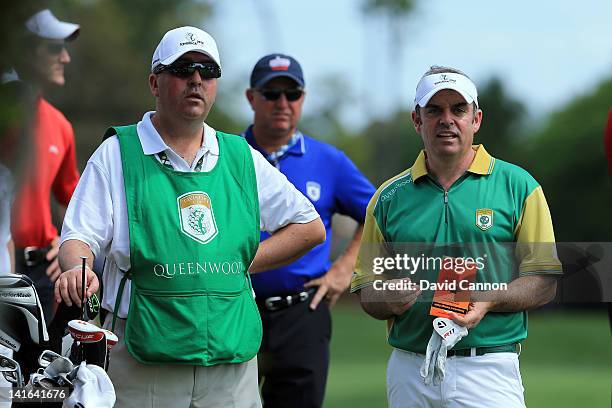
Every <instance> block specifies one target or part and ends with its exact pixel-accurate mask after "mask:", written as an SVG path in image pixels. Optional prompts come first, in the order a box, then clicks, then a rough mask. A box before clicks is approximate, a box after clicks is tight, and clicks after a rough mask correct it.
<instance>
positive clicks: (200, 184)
mask: <svg viewBox="0 0 612 408" xmlns="http://www.w3.org/2000/svg"><path fill="white" fill-rule="evenodd" d="M113 129H114V131H115V132H116V133H117V136H118V138H119V144H120V147H121V163H122V166H123V179H124V183H125V196H126V202H127V209H128V219H129V234H130V263H131V269H130V270H129V271H127V272H126V275H125V278H124V279H123V281H122V285H121V288H120V290H119V293H118V296H117V301H116V306H115V308H116V310H115V315H116V313H117V310H118V305H119V302H120V299H121V292H122V290H123V286H124V284H125V279H131V281H132V285H131V297H130V306H129V312H128V317H127V322H126V330H125V344H126V347H127V350H128V351H129V352H130V354H131V355H132V356H133V357H134V358H135V359H136V360H138V361H139V362H141V363H150V364H186V365H201V366H212V365H217V364H228V363H241V362H245V361H248V360H250V359H251V358H253V357H254V356H255V355H256V354H257V351H258V349H259V346H260V343H261V336H262V326H261V318H260V316H259V312H258V310H257V306H256V304H255V300H254V295H253V290H252V287H251V281H250V278H249V274H248V272H247V270H248V267H249V266H250V264H251V262H252V261H253V258H254V256H255V252H256V251H257V247H258V245H259V234H260V231H259V230H260V229H259V225H260V224H259V200H258V196H257V182H256V178H255V169H254V165H253V159H252V156H251V153H250V151H249V148H248V145H247V143H246V141H245V140H244V139H243V138H241V137H239V136H235V135H229V134H225V133H221V132H217V133H216V137H217V139H218V142H219V159H218V162H217V164H216V166H215V167H214V168H213V169H212V170H211V171H209V172H178V171H174V170H172V169H170V168H168V167H165V166H164V165H162V164H161V163H160V162H159V161H158V160H156V158H155V157H154V156H153V155H145V154H144V153H143V150H142V146H141V144H140V140H139V138H138V134H137V132H136V126H135V125H131V126H124V127H115V128H113ZM109 131H112V130H111V129H109ZM107 133H108V132H107Z"/></svg>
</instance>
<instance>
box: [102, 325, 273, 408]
mask: <svg viewBox="0 0 612 408" xmlns="http://www.w3.org/2000/svg"><path fill="white" fill-rule="evenodd" d="M112 321H113V315H112V314H110V313H109V314H108V316H107V317H106V320H105V322H104V328H105V329H109V330H110V326H111V325H112ZM124 332H125V320H122V319H117V322H116V323H115V334H116V335H117V337H119V342H118V343H117V344H116V345H115V347H113V349H112V350H111V353H110V364H109V367H108V375H109V377H110V379H111V381H112V382H113V385H114V387H115V393H116V394H117V402H116V404H115V407H117V408H123V407H135V408H149V407H150V408H156V407H160V408H161V407H163V408H167V407H177V408H183V407H184V408H189V407H194V408H197V407H207V408H216V407H218V408H260V407H261V399H260V397H259V388H258V384H257V357H255V358H253V359H252V360H250V361H247V362H245V363H241V364H224V365H218V366H212V367H201V366H181V365H149V364H147V365H145V364H141V363H139V362H138V361H136V360H135V359H134V358H133V357H132V356H131V355H130V353H128V351H127V349H126V347H125V343H124V342H123V335H124Z"/></svg>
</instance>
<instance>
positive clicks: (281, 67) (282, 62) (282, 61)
mask: <svg viewBox="0 0 612 408" xmlns="http://www.w3.org/2000/svg"><path fill="white" fill-rule="evenodd" d="M269 64H270V68H272V71H287V70H288V69H289V65H291V61H290V60H288V59H287V58H281V57H279V56H278V55H277V56H276V57H275V58H274V59H271V60H270V62H269Z"/></svg>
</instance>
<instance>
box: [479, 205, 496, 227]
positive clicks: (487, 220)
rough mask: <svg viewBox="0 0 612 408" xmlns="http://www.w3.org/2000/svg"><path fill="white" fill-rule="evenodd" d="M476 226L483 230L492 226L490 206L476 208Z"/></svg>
mask: <svg viewBox="0 0 612 408" xmlns="http://www.w3.org/2000/svg"><path fill="white" fill-rule="evenodd" d="M476 226H477V227H478V228H480V229H481V230H483V231H486V230H488V229H489V228H491V227H492V226H493V210H492V209H490V208H479V209H477V210H476Z"/></svg>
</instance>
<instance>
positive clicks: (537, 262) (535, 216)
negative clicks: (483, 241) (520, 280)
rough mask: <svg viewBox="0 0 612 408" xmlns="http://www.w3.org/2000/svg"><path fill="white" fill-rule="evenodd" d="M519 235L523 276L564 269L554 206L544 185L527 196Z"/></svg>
mask: <svg viewBox="0 0 612 408" xmlns="http://www.w3.org/2000/svg"><path fill="white" fill-rule="evenodd" d="M515 236H516V242H517V256H518V259H519V275H520V276H526V275H540V274H562V273H563V269H562V267H561V262H560V261H559V258H558V256H557V248H556V246H555V233H554V231H553V225H552V219H551V217H550V210H549V209H548V204H547V203H546V198H545V197H544V192H543V191H542V187H541V186H538V187H536V188H535V189H534V190H533V191H532V192H531V194H529V196H527V199H526V200H525V205H524V208H523V212H522V214H521V217H520V219H519V223H518V226H517V228H516V232H515Z"/></svg>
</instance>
